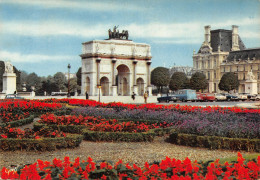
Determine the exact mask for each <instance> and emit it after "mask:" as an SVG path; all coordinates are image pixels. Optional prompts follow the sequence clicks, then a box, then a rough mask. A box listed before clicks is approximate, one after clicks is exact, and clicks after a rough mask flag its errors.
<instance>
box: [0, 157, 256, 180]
mask: <svg viewBox="0 0 260 180" xmlns="http://www.w3.org/2000/svg"><path fill="white" fill-rule="evenodd" d="M18 169H19V170H18V171H13V170H9V169H7V168H3V169H2V170H1V178H2V179H103V180H106V179H128V180H131V179H133V180H134V179H140V180H141V179H143V180H145V179H154V180H155V179H164V180H168V179H197V180H201V179H202V180H203V179H205V180H206V179H258V178H259V177H260V157H258V159H257V161H256V162H255V161H249V162H245V160H244V159H243V157H242V155H241V154H240V153H238V158H237V162H234V163H225V164H220V163H219V161H218V160H216V161H215V162H213V163H210V164H209V165H208V163H198V162H197V161H194V162H191V161H190V160H189V159H188V158H186V159H185V160H177V159H171V158H169V157H166V159H165V160H162V161H161V162H159V163H158V164H148V163H147V162H146V163H145V165H144V168H140V167H138V166H136V165H135V164H133V165H132V166H131V165H129V164H125V163H123V162H122V160H119V161H118V162H117V163H116V164H115V165H114V166H112V165H111V164H109V163H107V162H101V163H100V164H96V163H95V162H93V160H92V159H91V158H90V157H89V158H88V159H87V161H82V162H80V159H79V158H76V159H75V161H74V162H71V161H70V159H69V157H65V158H64V161H62V160H60V159H56V158H55V159H53V161H52V162H48V161H42V160H38V161H37V163H34V164H31V165H26V166H22V167H19V168H18Z"/></svg>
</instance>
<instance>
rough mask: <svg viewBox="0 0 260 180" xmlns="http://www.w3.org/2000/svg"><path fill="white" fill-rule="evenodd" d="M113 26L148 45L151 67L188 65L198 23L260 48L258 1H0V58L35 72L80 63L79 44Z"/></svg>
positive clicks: (199, 37)
mask: <svg viewBox="0 0 260 180" xmlns="http://www.w3.org/2000/svg"><path fill="white" fill-rule="evenodd" d="M115 25H119V29H120V31H121V30H128V31H129V39H131V40H133V41H134V42H138V43H148V44H150V45H151V53H152V56H153V58H152V67H157V66H166V67H169V66H172V65H174V64H176V65H185V66H186V65H188V66H192V54H193V50H194V49H195V50H196V51H198V50H199V48H200V46H201V44H202V42H203V41H204V26H205V25H211V29H230V30H231V29H232V27H231V26H232V25H238V26H239V35H240V37H241V38H242V40H243V41H244V44H245V45H246V47H247V48H253V47H260V0H182V1H180V0H104V1H99V0H93V1H90V0H0V60H4V61H7V60H10V61H11V62H12V64H13V65H14V66H16V67H17V68H18V69H19V70H25V71H27V72H28V73H31V72H35V73H37V74H38V75H40V76H47V75H53V74H55V73H56V72H66V71H67V65H68V63H70V64H71V67H72V68H71V72H76V71H77V70H78V68H79V67H80V66H81V59H80V57H79V55H80V54H81V49H82V46H81V43H82V42H86V41H91V40H95V39H101V40H102V39H106V38H108V35H107V30H108V29H110V28H113V27H114V26H115Z"/></svg>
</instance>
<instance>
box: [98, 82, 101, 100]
mask: <svg viewBox="0 0 260 180" xmlns="http://www.w3.org/2000/svg"><path fill="white" fill-rule="evenodd" d="M100 90H101V86H98V102H100Z"/></svg>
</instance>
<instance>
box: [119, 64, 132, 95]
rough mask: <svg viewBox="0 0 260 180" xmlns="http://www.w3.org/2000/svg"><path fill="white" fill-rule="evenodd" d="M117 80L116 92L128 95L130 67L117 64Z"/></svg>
mask: <svg viewBox="0 0 260 180" xmlns="http://www.w3.org/2000/svg"><path fill="white" fill-rule="evenodd" d="M117 71H118V74H117V79H118V80H117V81H118V89H117V93H118V95H121V96H127V95H130V84H129V83H130V69H129V67H128V66H126V65H125V64H121V65H119V66H117Z"/></svg>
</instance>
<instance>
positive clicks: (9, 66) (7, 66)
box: [5, 62, 14, 73]
mask: <svg viewBox="0 0 260 180" xmlns="http://www.w3.org/2000/svg"><path fill="white" fill-rule="evenodd" d="M13 70H14V67H13V65H12V64H11V63H10V62H5V72H6V73H13V72H14V71H13Z"/></svg>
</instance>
